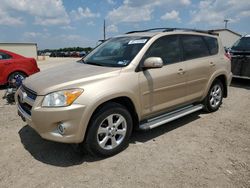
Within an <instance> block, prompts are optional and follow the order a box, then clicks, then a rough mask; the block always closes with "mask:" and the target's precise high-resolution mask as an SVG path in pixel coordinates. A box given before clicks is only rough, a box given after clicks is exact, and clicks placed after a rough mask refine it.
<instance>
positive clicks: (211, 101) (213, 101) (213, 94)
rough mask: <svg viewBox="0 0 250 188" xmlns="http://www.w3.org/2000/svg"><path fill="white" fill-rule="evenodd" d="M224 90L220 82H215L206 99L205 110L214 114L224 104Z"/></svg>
mask: <svg viewBox="0 0 250 188" xmlns="http://www.w3.org/2000/svg"><path fill="white" fill-rule="evenodd" d="M223 94H224V88H223V85H222V83H221V81H220V80H215V81H214V82H213V84H212V86H211V87H210V89H209V92H208V94H207V96H206V98H205V99H204V102H203V104H204V109H205V111H207V112H214V111H216V110H218V109H219V107H220V105H221V104H222V99H223Z"/></svg>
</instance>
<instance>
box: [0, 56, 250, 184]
mask: <svg viewBox="0 0 250 188" xmlns="http://www.w3.org/2000/svg"><path fill="white" fill-rule="evenodd" d="M63 61H64V62H65V63H66V62H70V61H72V59H64V60H63ZM51 62H52V60H47V61H44V62H39V66H40V68H41V70H44V69H46V68H48V67H51V66H57V65H60V62H61V61H60V60H53V65H52V63H51ZM3 93H4V90H3V88H2V89H1V90H0V96H2V95H3ZM0 169H1V170H0V187H1V188H4V187H150V188H151V187H246V188H247V187H248V188H249V187H250V80H240V79H237V80H233V82H232V84H231V86H230V88H229V97H228V98H227V99H225V100H224V102H223V105H222V106H221V108H220V110H219V111H217V112H215V113H212V114H206V113H202V112H198V113H194V114H192V115H190V116H187V117H184V118H181V119H179V120H176V121H174V122H171V123H168V124H166V125H164V126H161V127H159V128H156V129H154V130H151V131H148V132H134V133H133V134H132V139H131V142H130V145H129V147H128V148H127V149H126V150H125V151H123V152H121V153H120V154H118V155H116V156H113V157H110V158H106V159H99V158H93V157H90V156H87V155H85V156H79V155H77V154H76V153H74V151H73V149H72V147H71V146H70V145H67V144H60V143H54V142H49V141H46V140H43V139H41V137H40V136H39V135H38V134H37V133H36V132H35V131H34V130H33V129H31V128H30V127H29V126H27V125H26V124H25V122H23V121H22V120H21V119H20V118H19V117H18V116H17V113H16V107H15V106H14V105H6V104H5V101H3V100H2V99H0Z"/></svg>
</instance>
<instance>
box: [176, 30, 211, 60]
mask: <svg viewBox="0 0 250 188" xmlns="http://www.w3.org/2000/svg"><path fill="white" fill-rule="evenodd" d="M181 38H182V45H183V55H184V59H185V60H189V59H195V58H200V57H205V56H209V50H208V47H207V45H206V43H205V41H204V40H203V39H202V37H201V36H196V35H182V37H181Z"/></svg>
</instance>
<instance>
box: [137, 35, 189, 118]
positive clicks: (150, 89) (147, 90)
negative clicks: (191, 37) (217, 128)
mask: <svg viewBox="0 0 250 188" xmlns="http://www.w3.org/2000/svg"><path fill="white" fill-rule="evenodd" d="M148 57H161V58H162V60H163V63H164V66H163V67H162V68H158V69H147V70H144V71H141V72H139V83H140V95H141V97H140V98H141V106H142V115H143V116H144V117H146V116H148V115H154V114H158V113H160V112H163V111H166V110H167V109H169V108H171V107H174V106H177V105H180V104H182V103H183V102H184V98H185V96H186V75H185V69H186V68H185V64H183V62H182V52H181V46H180V42H179V35H168V36H164V37H161V38H159V39H157V40H156V41H155V42H154V43H153V44H152V45H151V47H150V48H149V49H148V51H147V52H146V53H145V55H144V57H143V59H142V61H144V60H145V59H146V58H148Z"/></svg>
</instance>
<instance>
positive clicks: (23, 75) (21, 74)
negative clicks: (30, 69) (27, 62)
mask: <svg viewBox="0 0 250 188" xmlns="http://www.w3.org/2000/svg"><path fill="white" fill-rule="evenodd" d="M17 75H18V76H19V77H21V78H23V79H24V78H26V77H27V75H26V74H25V73H23V72H13V73H11V74H10V75H9V77H8V83H10V82H11V80H13V79H14V78H15V76H17Z"/></svg>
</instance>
